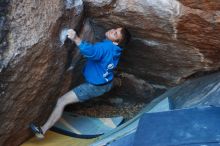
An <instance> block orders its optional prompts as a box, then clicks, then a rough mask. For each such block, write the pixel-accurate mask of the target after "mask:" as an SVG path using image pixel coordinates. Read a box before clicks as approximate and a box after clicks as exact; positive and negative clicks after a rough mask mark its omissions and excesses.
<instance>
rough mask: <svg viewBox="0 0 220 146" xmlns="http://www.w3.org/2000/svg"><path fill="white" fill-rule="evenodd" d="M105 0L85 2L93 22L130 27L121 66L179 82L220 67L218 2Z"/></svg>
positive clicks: (154, 78) (149, 77)
mask: <svg viewBox="0 0 220 146" xmlns="http://www.w3.org/2000/svg"><path fill="white" fill-rule="evenodd" d="M103 1H104V2H103V3H99V2H98V1H97V0H85V2H86V6H87V9H86V10H87V11H88V12H87V13H88V14H89V16H90V17H92V18H93V22H94V24H95V25H100V24H102V25H103V26H104V27H105V28H111V27H114V26H117V25H119V26H126V27H127V28H129V30H130V31H131V33H132V35H133V37H134V40H133V41H132V42H131V43H130V45H129V49H130V51H127V52H128V55H129V57H128V56H126V55H125V57H124V59H123V60H126V62H122V63H123V66H121V69H122V70H126V71H127V72H129V73H132V74H135V75H136V76H139V77H141V78H143V79H147V80H151V81H152V82H157V83H161V84H168V85H175V84H178V83H179V82H180V81H181V80H182V79H184V78H185V77H188V76H190V75H192V74H194V73H196V72H200V71H209V70H216V69H218V68H219V67H220V62H219V60H220V57H219V55H218V54H219V51H220V48H219V44H220V41H219V40H220V35H219V33H218V32H219V31H220V30H219V29H220V25H219V24H220V21H219V20H220V15H219V10H220V9H219V6H220V3H219V2H218V1H212V0H202V1H196V0H166V1H164V0H153V1H152V0H141V1H140V0H120V1H119V0H111V1H109V0H103ZM97 9H99V11H97ZM140 60H141V61H140Z"/></svg>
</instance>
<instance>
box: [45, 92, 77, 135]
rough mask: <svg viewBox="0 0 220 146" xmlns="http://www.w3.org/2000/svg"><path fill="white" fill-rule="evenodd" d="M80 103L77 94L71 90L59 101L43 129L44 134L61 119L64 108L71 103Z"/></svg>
mask: <svg viewBox="0 0 220 146" xmlns="http://www.w3.org/2000/svg"><path fill="white" fill-rule="evenodd" d="M76 102H79V99H78V98H77V96H76V94H75V93H74V92H73V91H72V90H71V91H69V92H67V93H66V94H65V95H63V96H61V97H60V98H59V99H58V100H57V104H56V106H55V108H54V110H53V112H52V113H51V115H50V117H49V119H48V120H47V122H46V123H45V124H44V125H43V126H42V127H41V129H42V131H43V134H45V133H46V131H47V130H48V129H50V128H51V127H52V126H53V125H54V124H55V123H56V122H57V121H58V120H59V119H60V117H61V115H62V113H63V110H64V107H65V106H66V105H68V104H71V103H76Z"/></svg>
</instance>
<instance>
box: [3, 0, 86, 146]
mask: <svg viewBox="0 0 220 146" xmlns="http://www.w3.org/2000/svg"><path fill="white" fill-rule="evenodd" d="M76 2H77V1H76ZM79 2H80V1H79ZM9 8H10V9H9V10H10V11H9V12H10V13H9V14H10V15H9V14H8V17H7V22H8V24H10V32H9V34H8V39H7V40H8V42H9V45H8V47H7V48H1V51H2V53H1V57H2V58H1V60H2V62H1V65H2V66H1V67H2V68H1V69H2V72H1V74H0V79H1V80H0V84H1V86H0V87H1V92H0V96H1V100H0V103H1V104H2V106H1V109H0V114H1V116H0V121H1V122H0V123H1V125H0V127H1V130H0V145H2V146H17V145H19V144H20V143H21V142H23V141H24V140H25V139H27V138H28V137H30V135H31V133H30V131H29V129H28V125H29V123H30V122H31V121H36V122H37V123H39V124H40V123H41V124H42V123H43V122H45V120H46V118H47V116H48V114H49V112H50V111H51V110H52V108H53V106H54V104H55V102H56V99H57V97H58V95H60V94H63V93H64V92H66V91H67V90H69V87H70V84H71V81H72V77H73V76H72V73H71V72H67V71H66V69H67V68H68V63H67V62H68V59H69V58H68V53H69V50H68V49H69V48H68V47H64V46H63V47H60V42H59V33H60V31H61V29H62V28H64V27H72V28H76V29H79V28H80V27H81V26H82V21H83V19H82V18H83V5H82V1H81V3H67V2H66V3H64V1H63V0H52V1H32V0H27V1H10V3H9ZM3 49H4V50H3ZM72 49H73V47H72ZM72 52H73V53H74V52H75V50H73V51H72Z"/></svg>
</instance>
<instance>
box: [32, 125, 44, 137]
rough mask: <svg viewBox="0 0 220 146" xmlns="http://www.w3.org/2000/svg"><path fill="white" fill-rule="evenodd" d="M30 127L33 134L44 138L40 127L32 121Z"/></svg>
mask: <svg viewBox="0 0 220 146" xmlns="http://www.w3.org/2000/svg"><path fill="white" fill-rule="evenodd" d="M30 129H31V131H32V132H33V133H34V134H35V136H36V137H37V138H39V139H43V138H44V134H43V131H42V129H41V128H40V127H39V126H36V125H35V124H34V123H31V124H30Z"/></svg>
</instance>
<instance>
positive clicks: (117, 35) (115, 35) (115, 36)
mask: <svg viewBox="0 0 220 146" xmlns="http://www.w3.org/2000/svg"><path fill="white" fill-rule="evenodd" d="M121 30H122V28H121V27H120V28H116V29H110V30H108V31H107V32H106V33H105V36H106V38H107V39H109V40H111V41H112V42H114V43H115V44H118V43H119V42H120V41H121V40H122V34H121Z"/></svg>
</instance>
